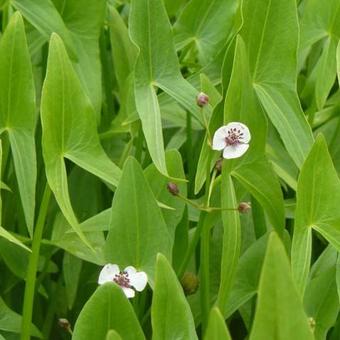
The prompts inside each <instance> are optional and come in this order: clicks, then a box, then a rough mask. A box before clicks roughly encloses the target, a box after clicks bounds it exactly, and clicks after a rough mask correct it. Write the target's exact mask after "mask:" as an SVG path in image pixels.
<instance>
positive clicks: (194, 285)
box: [181, 272, 199, 295]
mask: <svg viewBox="0 0 340 340" xmlns="http://www.w3.org/2000/svg"><path fill="white" fill-rule="evenodd" d="M181 285H182V287H183V290H184V294H185V295H192V294H195V293H196V291H197V289H198V286H199V280H198V277H197V276H196V275H195V274H193V273H188V272H187V273H184V275H183V277H182V279H181Z"/></svg>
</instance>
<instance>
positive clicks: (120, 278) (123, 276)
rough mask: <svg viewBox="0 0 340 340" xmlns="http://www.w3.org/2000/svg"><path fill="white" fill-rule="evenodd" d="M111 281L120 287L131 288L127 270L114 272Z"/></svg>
mask: <svg viewBox="0 0 340 340" xmlns="http://www.w3.org/2000/svg"><path fill="white" fill-rule="evenodd" d="M113 281H114V282H116V283H117V284H118V285H119V286H121V287H124V288H131V285H130V280H129V275H128V273H127V272H120V273H119V274H116V275H115V277H114V278H113Z"/></svg>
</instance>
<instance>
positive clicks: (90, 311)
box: [72, 283, 145, 340]
mask: <svg viewBox="0 0 340 340" xmlns="http://www.w3.org/2000/svg"><path fill="white" fill-rule="evenodd" d="M111 329H114V330H116V331H117V332H118V333H119V334H124V339H126V340H129V339H130V340H139V339H145V337H144V334H143V331H142V329H141V327H140V325H139V323H138V320H137V317H136V315H135V313H134V311H133V308H132V306H131V304H130V303H129V301H128V299H127V298H126V296H125V295H124V293H123V290H122V289H121V288H120V287H119V286H117V285H116V284H114V283H106V284H104V285H103V286H101V287H99V288H98V289H97V290H96V291H95V292H94V294H93V295H92V296H91V298H90V299H89V300H88V301H87V302H86V304H85V306H84V308H83V309H82V311H81V312H80V314H79V317H78V319H77V322H76V324H75V326H74V331H73V336H72V339H73V340H84V339H89V340H95V339H96V340H97V339H98V340H106V335H107V333H108V331H109V330H111Z"/></svg>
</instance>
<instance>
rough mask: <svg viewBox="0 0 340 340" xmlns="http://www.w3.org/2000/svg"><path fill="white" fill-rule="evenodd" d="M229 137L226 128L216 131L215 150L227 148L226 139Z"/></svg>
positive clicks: (213, 146)
mask: <svg viewBox="0 0 340 340" xmlns="http://www.w3.org/2000/svg"><path fill="white" fill-rule="evenodd" d="M226 136H227V130H226V127H225V126H222V127H220V128H219V129H217V130H216V131H215V134H214V138H213V145H212V148H213V150H218V151H220V150H223V149H224V148H225V147H226V145H227V144H226V141H225V137H226Z"/></svg>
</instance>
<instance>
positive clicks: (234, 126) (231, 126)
mask: <svg viewBox="0 0 340 340" xmlns="http://www.w3.org/2000/svg"><path fill="white" fill-rule="evenodd" d="M230 129H236V130H240V131H241V132H242V133H243V135H242V136H241V137H240V140H241V141H242V142H243V143H249V142H250V138H251V136H250V132H249V129H248V127H247V125H244V124H243V123H240V122H231V123H229V124H227V125H226V130H227V131H228V130H230Z"/></svg>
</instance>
